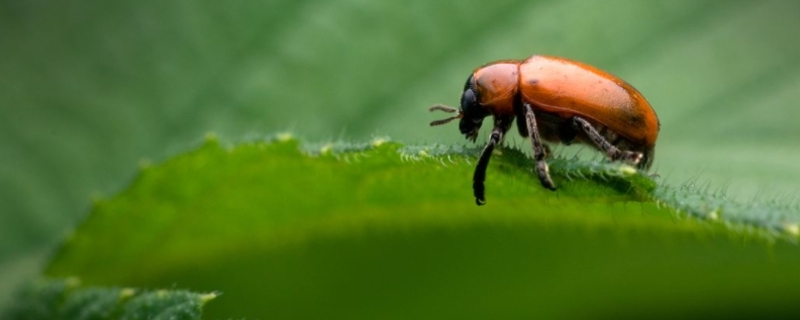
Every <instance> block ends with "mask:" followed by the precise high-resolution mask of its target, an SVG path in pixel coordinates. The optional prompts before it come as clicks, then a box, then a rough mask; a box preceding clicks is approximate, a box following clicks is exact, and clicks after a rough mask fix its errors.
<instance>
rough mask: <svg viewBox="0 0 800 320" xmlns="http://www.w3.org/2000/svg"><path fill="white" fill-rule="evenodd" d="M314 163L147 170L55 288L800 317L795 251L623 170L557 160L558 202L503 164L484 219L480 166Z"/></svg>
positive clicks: (249, 149)
mask: <svg viewBox="0 0 800 320" xmlns="http://www.w3.org/2000/svg"><path fill="white" fill-rule="evenodd" d="M306 149H312V150H315V153H314V154H312V155H308V154H303V153H301V152H299V151H298V144H297V143H296V142H295V141H292V140H288V141H283V142H274V143H263V142H254V143H249V144H242V145H237V146H233V147H221V146H219V145H218V144H217V143H215V142H209V143H207V144H206V145H204V146H203V147H201V148H199V149H198V150H196V151H193V152H190V153H188V154H185V155H181V156H178V157H176V158H174V159H171V160H169V161H167V162H165V163H163V164H160V165H157V166H154V167H147V168H145V169H143V171H142V174H141V175H140V177H139V178H138V179H137V180H136V181H135V182H134V184H133V185H132V186H131V187H130V188H129V189H128V190H127V191H125V192H123V193H122V194H120V195H118V196H116V197H114V198H112V199H109V200H103V201H100V202H98V203H97V205H96V207H95V210H94V211H93V214H92V215H91V217H90V218H89V219H88V220H87V221H86V222H85V223H84V224H83V225H82V226H81V227H80V228H79V229H78V230H77V231H76V233H75V234H74V235H73V236H72V237H71V238H70V239H69V240H68V242H67V243H66V245H65V246H64V248H63V249H62V251H61V252H60V254H59V255H58V256H57V258H56V259H55V260H54V261H53V263H52V264H51V265H50V266H49V268H48V271H47V274H48V275H50V276H70V275H76V276H80V277H81V278H82V279H85V281H86V282H87V283H90V284H94V285H125V286H145V287H158V286H168V285H172V284H176V283H177V284H178V285H180V286H181V287H187V288H190V289H192V290H200V291H205V290H220V291H222V292H224V293H225V298H224V299H220V300H219V301H217V302H215V303H214V304H212V305H209V307H208V309H207V310H206V312H207V315H208V316H209V318H231V317H232V318H245V317H246V318H291V319H297V318H397V319H408V318H464V317H478V318H487V317H500V316H509V317H510V316H522V317H534V316H547V317H558V318H564V317H578V318H586V317H592V318H603V317H615V318H618V317H620V316H622V317H651V316H653V315H656V316H664V317H686V316H696V317H700V318H702V317H703V316H706V315H723V316H724V315H731V316H733V315H736V316H749V315H764V314H767V315H781V314H783V313H784V312H793V311H800V310H797V306H796V303H795V301H796V300H797V298H798V297H800V277H798V276H797V273H798V272H797V268H796V266H797V265H798V263H800V249H798V247H797V246H796V245H794V244H790V243H787V242H785V241H777V242H774V243H771V242H768V241H767V240H766V239H765V238H763V237H761V236H760V235H758V234H753V233H740V232H738V231H731V230H730V229H728V228H726V227H725V226H724V225H722V224H720V223H715V222H702V221H699V220H696V219H677V218H676V217H675V216H674V215H673V214H672V212H671V211H670V210H669V209H667V208H659V207H658V206H656V204H655V203H654V202H652V201H650V200H648V199H650V198H649V197H650V192H652V190H654V188H655V187H656V186H655V185H654V184H653V183H652V181H651V180H650V179H649V178H647V177H644V176H641V175H639V174H638V173H635V172H633V173H628V170H627V169H625V167H624V166H620V165H603V164H585V163H581V162H575V161H567V160H554V161H552V173H553V174H554V179H555V181H556V183H557V184H558V185H559V190H558V191H557V192H551V191H549V190H545V189H543V188H542V187H541V186H540V185H539V182H538V180H537V179H536V178H535V175H533V174H531V172H530V171H529V169H530V166H529V163H528V162H527V160H526V159H527V158H526V157H525V156H524V154H521V153H519V152H518V151H515V150H512V149H503V150H501V152H498V153H497V154H496V155H495V156H494V158H493V160H492V162H491V165H490V168H489V174H488V179H487V200H488V204H487V205H486V206H483V207H478V206H475V204H474V199H473V198H472V195H471V190H470V183H471V180H470V179H471V174H472V170H473V165H472V164H471V163H469V162H470V161H474V151H475V150H460V149H458V148H437V147H431V148H412V147H408V148H401V147H400V146H398V145H396V144H393V143H383V144H382V145H381V146H380V147H377V148H374V149H373V148H371V147H370V145H369V144H362V145H349V146H347V147H345V148H338V149H347V150H344V151H336V149H337V147H336V146H333V145H322V146H313V145H308V146H306ZM526 163H528V164H527V165H526ZM595 166H596V167H595ZM592 168H595V169H592ZM598 168H599V169H598ZM581 170H583V171H581ZM567 174H569V175H571V176H572V179H568V178H567ZM723 217H724V215H723ZM98 270H102V271H98ZM665 306H669V307H668V308H666V307H665Z"/></svg>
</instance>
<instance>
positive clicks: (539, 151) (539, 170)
mask: <svg viewBox="0 0 800 320" xmlns="http://www.w3.org/2000/svg"><path fill="white" fill-rule="evenodd" d="M523 108H524V109H523V112H524V114H525V120H526V121H525V124H526V125H527V127H528V134H530V137H531V144H533V160H535V161H536V174H538V175H539V181H541V182H542V186H544V187H545V188H547V189H550V190H556V185H555V184H554V183H553V179H551V178H550V172H549V171H548V169H547V162H545V161H544V157H545V155H546V151H545V147H544V145H542V139H541V137H539V128H538V127H537V125H536V115H534V114H533V108H531V105H530V104H529V103H527V102H525V103H523Z"/></svg>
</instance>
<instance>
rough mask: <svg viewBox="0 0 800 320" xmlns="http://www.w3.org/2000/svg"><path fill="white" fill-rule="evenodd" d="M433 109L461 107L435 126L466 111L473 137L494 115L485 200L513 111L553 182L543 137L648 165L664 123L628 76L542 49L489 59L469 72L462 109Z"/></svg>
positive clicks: (480, 197) (545, 177) (540, 170)
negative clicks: (521, 57)
mask: <svg viewBox="0 0 800 320" xmlns="http://www.w3.org/2000/svg"><path fill="white" fill-rule="evenodd" d="M430 110H431V111H434V110H440V111H445V112H450V113H453V112H455V113H456V115H455V116H453V117H450V118H447V119H443V120H437V121H433V122H431V126H437V125H441V124H445V123H448V122H450V121H452V120H454V119H461V120H460V122H459V125H458V127H459V130H460V131H461V133H462V134H464V135H465V136H466V137H467V139H470V140H472V141H475V139H476V138H477V136H478V129H480V127H481V124H482V123H483V119H484V118H485V117H487V116H490V115H491V116H493V118H494V127H493V129H492V133H491V136H490V138H489V142H488V143H487V144H486V147H485V148H484V149H483V152H482V153H481V156H480V159H479V160H478V165H477V167H476V168H475V174H474V176H473V179H472V188H473V192H474V194H475V201H476V203H477V204H478V205H482V204H484V203H485V197H484V186H483V182H484V180H485V177H486V166H487V165H488V164H489V158H490V156H491V154H492V151H493V150H494V147H495V146H497V145H498V144H500V143H501V142H502V141H503V138H504V137H505V134H506V132H508V130H509V129H510V128H511V125H512V124H513V123H514V119H516V122H517V129H518V131H519V134H520V135H522V136H523V137H525V138H528V137H530V138H531V142H532V144H533V159H534V161H536V172H537V174H538V176H539V180H540V181H541V182H542V185H543V186H544V187H545V188H548V189H550V190H555V189H556V186H555V184H554V183H553V180H552V179H551V178H550V174H549V173H548V170H547V162H545V155H546V154H545V147H544V145H543V144H542V141H548V142H554V143H564V144H571V143H575V142H578V143H585V144H587V145H589V146H592V147H594V148H596V149H598V150H600V151H601V152H603V153H604V154H605V155H606V156H607V157H608V158H610V159H611V160H620V161H625V162H628V163H630V164H632V165H635V166H637V167H639V168H640V169H648V168H649V167H650V165H651V164H652V163H653V156H654V150H655V145H656V139H657V138H658V131H659V128H660V124H659V122H658V117H657V116H656V113H655V111H653V108H652V107H650V103H649V102H647V100H646V99H645V98H644V97H643V96H642V95H641V94H640V93H639V91H637V90H636V89H635V88H633V86H631V85H630V84H628V83H627V82H625V81H623V80H622V79H620V78H618V77H616V76H614V75H611V74H609V73H607V72H605V71H602V70H600V69H597V68H595V67H592V66H590V65H587V64H584V63H581V62H577V61H573V60H569V59H565V58H560V57H553V56H541V55H534V56H532V57H530V58H528V59H526V60H501V61H496V62H492V63H489V64H486V65H483V66H481V67H479V68H477V69H475V70H474V71H473V72H472V73H471V74H470V76H469V78H467V83H466V84H465V85H464V92H463V93H462V95H461V108H460V109H455V108H451V107H447V106H443V105H434V106H432V107H431V108H430Z"/></svg>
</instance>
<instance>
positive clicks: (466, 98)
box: [430, 75, 489, 142]
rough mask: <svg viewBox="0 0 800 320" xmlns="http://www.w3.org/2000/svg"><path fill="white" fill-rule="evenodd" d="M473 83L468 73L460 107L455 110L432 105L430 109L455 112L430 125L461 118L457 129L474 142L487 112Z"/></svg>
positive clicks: (473, 80)
mask: <svg viewBox="0 0 800 320" xmlns="http://www.w3.org/2000/svg"><path fill="white" fill-rule="evenodd" d="M475 85H476V84H475V79H474V78H473V76H472V75H470V76H469V78H468V79H467V83H465V84H464V93H462V94H461V108H460V109H458V110H457V109H454V108H451V107H447V106H443V105H434V106H433V107H431V108H430V111H434V110H440V111H444V112H449V113H453V112H455V113H456V115H455V116H453V117H450V118H447V119H442V120H436V121H433V122H431V126H438V125H442V124H445V123H448V122H450V121H452V120H454V119H461V121H459V123H458V129H459V130H460V131H461V133H462V134H464V135H465V136H466V137H467V139H469V140H472V141H473V142H474V141H475V139H477V138H478V130H479V129H480V128H481V124H483V118H485V117H486V116H488V115H489V113H488V112H487V111H486V110H485V109H484V108H483V107H481V105H480V97H479V96H478V91H477V89H476V88H475Z"/></svg>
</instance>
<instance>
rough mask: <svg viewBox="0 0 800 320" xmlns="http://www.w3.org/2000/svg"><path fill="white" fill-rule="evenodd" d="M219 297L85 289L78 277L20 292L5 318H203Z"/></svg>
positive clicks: (31, 285)
mask: <svg viewBox="0 0 800 320" xmlns="http://www.w3.org/2000/svg"><path fill="white" fill-rule="evenodd" d="M215 297H216V294H213V293H209V294H199V293H194V292H188V291H184V290H160V291H144V292H143V291H137V290H134V289H130V288H118V287H82V286H80V285H79V280H77V279H76V278H68V279H49V280H44V279H42V280H39V281H35V282H30V283H28V284H26V286H24V287H23V288H22V289H21V290H20V292H19V293H18V296H17V299H16V301H14V305H13V307H12V308H11V309H10V310H9V311H8V312H7V314H6V316H5V317H4V319H10V320H39V319H41V320H45V319H47V320H49V319H63V320H101V319H122V320H133V319H142V320H144V319H150V320H155V319H164V320H166V319H173V320H184V319H185V320H191V319H200V316H201V311H202V307H203V305H205V303H206V302H208V301H209V300H211V299H214V298H215Z"/></svg>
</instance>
